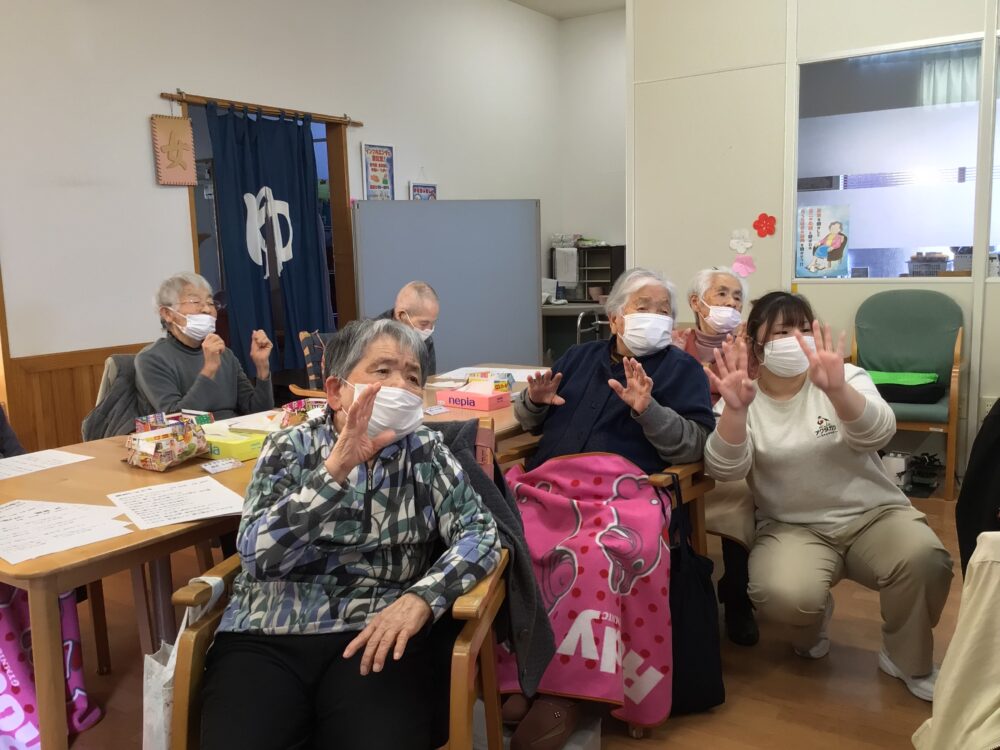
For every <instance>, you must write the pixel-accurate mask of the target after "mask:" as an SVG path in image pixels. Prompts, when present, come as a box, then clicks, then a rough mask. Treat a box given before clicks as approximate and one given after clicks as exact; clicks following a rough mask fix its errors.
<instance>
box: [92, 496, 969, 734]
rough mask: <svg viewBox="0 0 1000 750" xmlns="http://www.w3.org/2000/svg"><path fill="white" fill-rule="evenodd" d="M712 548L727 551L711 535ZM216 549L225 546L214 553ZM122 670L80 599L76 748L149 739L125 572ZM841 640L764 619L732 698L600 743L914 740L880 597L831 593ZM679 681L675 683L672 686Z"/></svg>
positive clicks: (741, 653)
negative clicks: (92, 713) (796, 644)
mask: <svg viewBox="0 0 1000 750" xmlns="http://www.w3.org/2000/svg"><path fill="white" fill-rule="evenodd" d="M914 504H915V505H917V507H918V508H920V510H922V511H924V512H925V513H927V514H928V518H929V520H930V523H931V526H932V527H933V528H934V530H935V531H936V532H937V533H938V534H939V535H940V536H941V538H942V540H943V541H944V543H945V545H946V546H947V547H948V549H949V550H950V551H951V553H952V556H953V557H954V558H955V560H956V576H955V580H954V582H953V584H952V589H951V594H950V596H949V598H948V604H947V606H946V607H945V611H944V615H943V617H942V619H941V624H940V625H939V626H938V628H937V630H936V631H935V644H936V652H935V653H936V661H938V662H940V660H941V658H942V657H943V655H944V650H945V648H946V646H947V644H948V641H949V639H950V638H951V634H952V633H953V632H954V629H955V619H956V617H957V615H958V603H959V599H960V594H961V575H960V574H959V573H958V572H957V569H958V563H957V560H958V549H957V544H956V540H955V520H954V504H949V503H945V502H943V501H939V500H918V501H915V503H914ZM712 552H713V557H715V558H716V560H717V562H718V559H719V548H718V544H717V543H716V542H715V541H714V540H713V544H712ZM216 553H217V554H218V551H216ZM194 575H197V570H196V566H195V559H194V554H193V552H190V551H186V552H184V553H182V554H178V555H175V556H174V580H175V581H177V582H182V581H186V580H187V579H188V578H190V577H191V576H194ZM105 597H106V599H107V604H108V626H109V628H110V632H111V649H112V663H113V671H112V674H110V675H105V676H99V675H97V674H96V673H95V672H94V660H93V639H92V636H91V631H90V617H89V613H88V612H87V608H86V605H83V606H81V608H80V613H81V617H80V620H81V626H82V629H83V638H84V641H83V643H84V649H85V661H86V667H87V688H88V690H89V692H90V694H91V695H92V696H93V697H94V698H95V699H96V700H97V702H98V704H99V705H101V706H103V707H104V708H105V712H106V716H105V718H104V719H103V720H102V721H101V722H100V723H99V724H98V725H97V726H95V727H93V728H92V729H90V730H88V731H87V732H85V733H84V734H82V735H80V736H79V737H77V738H76V740H75V741H74V742H73V743H72V747H73V748H74V750H106V749H107V748H115V749H116V750H118V749H122V750H124V749H125V748H139V747H140V746H141V744H142V742H141V740H142V729H141V727H142V663H141V659H140V658H139V643H138V638H137V636H136V630H135V624H134V621H133V615H132V598H131V587H130V582H129V578H128V575H127V574H120V575H118V576H115V577H113V578H110V579H107V580H106V581H105ZM834 598H835V599H836V611H835V613H834V617H833V623H832V626H831V638H832V640H833V647H832V649H831V650H830V655H829V656H828V657H827V658H825V659H821V660H819V661H809V660H805V659H802V658H800V657H798V656H795V654H793V653H792V650H791V648H790V647H789V645H788V642H787V640H786V639H785V638H784V637H783V634H782V632H781V630H780V628H777V627H775V626H771V625H768V624H767V623H762V624H761V641H760V643H759V644H758V645H757V646H755V647H753V648H742V647H740V646H734V645H732V644H730V643H729V642H728V641H725V640H724V641H723V650H722V660H723V668H724V671H725V678H726V693H727V700H726V703H725V705H724V706H722V707H720V708H718V709H716V710H714V711H712V712H710V713H707V714H700V715H697V716H687V717H679V718H677V719H671V720H670V721H668V722H667V723H666V724H665V725H663V726H662V727H661V728H659V729H656V730H654V731H652V732H651V733H647V736H646V738H645V739H642V740H633V739H630V738H629V737H628V734H627V731H626V729H625V727H624V725H622V724H620V723H618V722H616V721H615V720H613V719H606V720H605V721H604V739H603V743H602V746H603V747H604V748H612V749H615V750H625V749H626V748H627V749H629V750H631V749H633V748H634V749H635V750H654V749H658V748H670V750H686V749H687V748H690V749H691V750H729V749H730V748H733V749H735V748H768V749H769V750H772V749H777V750H784V749H785V748H795V749H799V748H802V749H805V748H809V750H825V749H826V748H831V749H832V748H836V749H837V750H842V749H847V748H850V749H853V748H859V749H867V748H870V749H872V750H874V749H875V748H879V749H888V748H911V747H912V745H911V743H910V736H911V735H912V734H913V731H914V730H915V729H916V728H917V727H918V726H919V725H920V724H921V723H922V722H923V721H924V720H925V719H926V718H927V717H928V716H930V704H928V703H925V702H923V701H921V700H918V699H917V698H914V697H913V696H911V695H910V694H909V692H907V690H906V688H905V687H904V686H903V684H902V683H901V682H900V681H899V680H895V679H892V678H890V677H887V676H886V675H884V674H882V673H881V672H880V671H879V670H878V666H877V664H876V659H877V655H878V650H879V648H880V646H881V636H880V630H879V623H880V616H879V607H878V597H877V596H876V595H875V594H874V593H873V592H870V591H868V590H866V589H863V588H861V587H860V586H858V585H856V584H854V583H851V582H850V581H845V582H842V583H841V584H839V585H838V586H837V587H836V589H835V590H834ZM677 689H681V688H680V686H675V690H677Z"/></svg>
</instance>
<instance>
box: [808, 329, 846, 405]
mask: <svg viewBox="0 0 1000 750" xmlns="http://www.w3.org/2000/svg"><path fill="white" fill-rule="evenodd" d="M845 337H846V334H845V333H844V332H843V331H841V333H840V338H839V339H838V340H837V345H836V347H835V346H834V345H833V332H832V330H831V329H830V326H826V327H825V329H824V327H823V326H821V325H820V323H819V321H818V320H814V321H813V338H814V339H815V340H816V351H813V350H812V349H811V348H810V347H809V345H808V344H806V341H805V338H804V337H803V336H802V333H801V332H800V331H795V339H796V341H798V342H799V346H801V347H802V351H803V352H805V355H806V357H807V358H808V359H809V379H810V380H811V381H812V382H813V385H815V386H816V387H817V388H819V389H820V390H821V391H823V392H824V393H826V394H830V393H834V392H837V391H840V390H841V389H843V387H844V383H845V380H844V339H845Z"/></svg>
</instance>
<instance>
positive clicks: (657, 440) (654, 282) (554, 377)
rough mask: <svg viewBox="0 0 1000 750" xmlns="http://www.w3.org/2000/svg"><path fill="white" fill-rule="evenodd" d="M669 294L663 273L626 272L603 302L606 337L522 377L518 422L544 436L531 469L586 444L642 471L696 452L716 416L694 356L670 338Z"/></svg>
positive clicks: (698, 455)
mask: <svg viewBox="0 0 1000 750" xmlns="http://www.w3.org/2000/svg"><path fill="white" fill-rule="evenodd" d="M675 299H676V294H675V292H674V288H673V285H672V284H671V283H670V282H669V281H667V280H666V279H665V278H664V277H663V275H662V274H660V273H658V272H656V271H650V270H647V269H645V268H632V269H630V270H629V271H626V272H625V273H624V274H622V275H621V276H620V277H619V279H618V281H616V282H615V285H614V287H613V288H612V289H611V293H610V294H609V295H608V300H607V303H606V305H605V309H606V311H607V315H608V321H609V323H610V327H611V333H612V337H611V340H610V341H592V342H588V343H586V344H579V345H577V346H574V347H572V348H571V349H570V350H569V351H568V352H566V354H564V355H563V356H562V357H560V359H559V360H558V361H557V362H556V363H555V364H554V365H553V366H552V370H551V371H549V372H546V373H536V374H535V376H534V377H533V378H529V379H528V387H527V389H525V390H524V391H523V392H522V396H521V398H519V399H518V400H517V401H516V402H515V404H514V414H515V416H516V417H517V420H518V422H519V423H520V424H521V426H522V427H524V428H525V429H528V430H530V431H532V432H534V433H535V434H539V433H540V434H541V436H542V439H541V442H540V443H539V446H538V451H537V452H536V453H535V454H534V456H532V458H531V460H530V461H529V462H528V464H527V468H528V469H531V468H533V467H535V466H538V465H540V464H542V463H544V462H545V461H547V460H548V459H550V458H554V457H556V456H563V455H567V454H571V453H586V452H592V451H605V452H609V453H617V454H619V455H622V456H624V457H625V458H628V459H629V460H630V461H632V462H633V463H635V464H636V465H638V466H639V467H640V468H642V469H643V471H646V472H656V471H659V470H661V469H663V467H664V466H666V465H667V464H674V463H689V462H691V461H698V460H700V459H701V455H702V449H703V448H704V447H705V440H706V438H707V436H708V433H709V432H711V430H712V428H713V427H714V426H715V419H714V417H713V416H712V408H711V403H710V401H709V391H708V384H707V381H706V380H705V377H704V375H703V374H702V372H701V367H700V366H699V364H698V362H697V360H695V359H693V358H692V357H690V356H688V355H687V354H686V353H685V352H683V351H681V350H680V349H678V348H677V347H675V346H670V344H671V333H672V330H673V323H674V312H675V308H674V301H675Z"/></svg>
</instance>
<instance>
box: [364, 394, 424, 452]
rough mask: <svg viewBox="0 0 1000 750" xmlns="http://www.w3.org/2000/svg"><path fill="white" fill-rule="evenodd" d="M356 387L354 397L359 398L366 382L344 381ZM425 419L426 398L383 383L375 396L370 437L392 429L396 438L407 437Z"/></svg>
mask: <svg viewBox="0 0 1000 750" xmlns="http://www.w3.org/2000/svg"><path fill="white" fill-rule="evenodd" d="M344 382H345V383H347V385H349V386H351V388H353V389H354V398H359V397H360V396H361V394H362V393H364V392H365V389H366V388H368V385H367V384H366V383H359V384H358V385H354V384H353V383H348V382H347V381H346V380H345V381H344ZM423 421H424V399H423V397H422V396H418V395H417V394H415V393H411V392H410V391H408V390H406V389H405V388H394V387H393V386H391V385H383V386H382V387H381V388H380V389H379V392H378V394H377V395H376V396H375V405H374V406H373V407H372V417H371V419H369V420H368V437H375V436H376V435H378V434H379V433H380V432H384V431H385V430H392V431H393V432H395V433H396V439H397V440H399V439H400V438H403V437H406V436H407V435H409V434H410V433H411V432H413V431H414V430H415V429H417V428H418V427H419V426H420V425H421V424H423Z"/></svg>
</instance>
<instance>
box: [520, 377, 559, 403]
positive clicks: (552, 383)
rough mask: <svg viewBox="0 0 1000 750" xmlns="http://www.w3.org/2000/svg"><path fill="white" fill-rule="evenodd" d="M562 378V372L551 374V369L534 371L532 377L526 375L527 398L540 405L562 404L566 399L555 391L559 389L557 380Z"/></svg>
mask: <svg viewBox="0 0 1000 750" xmlns="http://www.w3.org/2000/svg"><path fill="white" fill-rule="evenodd" d="M561 380H562V373H561V372H558V373H556V374H555V375H553V374H552V370H546V371H545V372H536V373H535V375H534V377H532V376H531V375H529V376H528V398H530V399H531V401H532V403H534V404H537V405H538V406H541V405H543V404H550V405H552V406H562V405H563V404H565V403H566V399H564V398H563V397H562V396H560V395H559V394H558V393H556V391H558V390H559V382H560V381H561Z"/></svg>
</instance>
